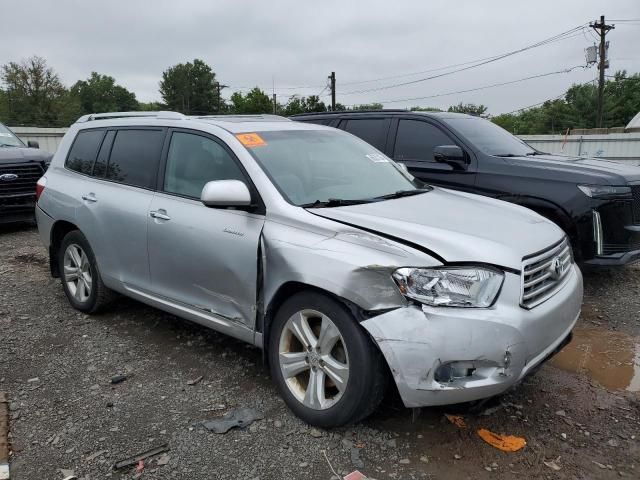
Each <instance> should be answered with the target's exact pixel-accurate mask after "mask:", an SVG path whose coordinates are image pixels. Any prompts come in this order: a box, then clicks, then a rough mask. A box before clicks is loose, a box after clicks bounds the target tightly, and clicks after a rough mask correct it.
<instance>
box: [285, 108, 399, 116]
mask: <svg viewBox="0 0 640 480" xmlns="http://www.w3.org/2000/svg"><path fill="white" fill-rule="evenodd" d="M408 111H409V110H407V109H405V108H383V109H380V110H333V111H331V112H304V113H296V114H295V115H291V116H292V117H305V116H309V117H314V116H319V115H343V114H345V113H386V112H391V113H393V112H398V113H401V112H404V113H406V112H408Z"/></svg>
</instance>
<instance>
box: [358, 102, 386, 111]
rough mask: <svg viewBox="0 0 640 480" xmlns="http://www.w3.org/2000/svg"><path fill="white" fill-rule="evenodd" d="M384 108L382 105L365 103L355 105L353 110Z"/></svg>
mask: <svg viewBox="0 0 640 480" xmlns="http://www.w3.org/2000/svg"><path fill="white" fill-rule="evenodd" d="M383 108H384V106H383V105H382V104H381V103H363V104H361V105H354V106H353V110H382V109H383Z"/></svg>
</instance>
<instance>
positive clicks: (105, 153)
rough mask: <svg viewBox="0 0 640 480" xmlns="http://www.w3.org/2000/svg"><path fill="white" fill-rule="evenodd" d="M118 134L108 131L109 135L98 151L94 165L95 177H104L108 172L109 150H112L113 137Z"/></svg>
mask: <svg viewBox="0 0 640 480" xmlns="http://www.w3.org/2000/svg"><path fill="white" fill-rule="evenodd" d="M115 136H116V132H114V131H113V130H110V131H108V132H107V136H106V137H104V140H103V141H102V146H101V147H100V151H99V152H98V158H97V159H96V163H95V165H94V166H93V176H94V177H100V178H102V177H104V174H105V173H107V160H108V159H109V152H110V151H111V145H112V144H113V138H114V137H115Z"/></svg>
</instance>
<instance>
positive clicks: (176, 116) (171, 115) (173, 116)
mask: <svg viewBox="0 0 640 480" xmlns="http://www.w3.org/2000/svg"><path fill="white" fill-rule="evenodd" d="M135 117H142V118H165V119H170V120H181V119H184V118H187V117H186V116H185V115H183V114H182V113H179V112H170V111H159V112H106V113H90V114H88V115H83V116H82V117H80V118H79V119H78V120H76V123H83V122H91V121H93V120H106V119H110V118H135Z"/></svg>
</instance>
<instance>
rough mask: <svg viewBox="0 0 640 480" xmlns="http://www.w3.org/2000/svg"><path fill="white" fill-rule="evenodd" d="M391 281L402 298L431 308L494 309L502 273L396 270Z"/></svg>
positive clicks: (453, 269) (465, 269) (467, 269)
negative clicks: (491, 307) (492, 307)
mask: <svg viewBox="0 0 640 480" xmlns="http://www.w3.org/2000/svg"><path fill="white" fill-rule="evenodd" d="M393 279H394V280H395V282H396V284H397V285H398V288H399V289H400V291H401V292H402V294H403V295H404V296H405V297H407V298H410V299H412V300H415V301H417V302H419V303H422V304H425V305H429V306H432V307H465V308H486V307H490V306H491V305H493V302H494V301H495V299H496V297H497V296H498V293H499V292H500V288H501V287H502V282H503V281H504V273H502V272H500V271H498V270H493V269H490V268H485V267H472V266H470V267H444V268H410V267H404V268H399V269H397V270H396V271H395V272H393Z"/></svg>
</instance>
